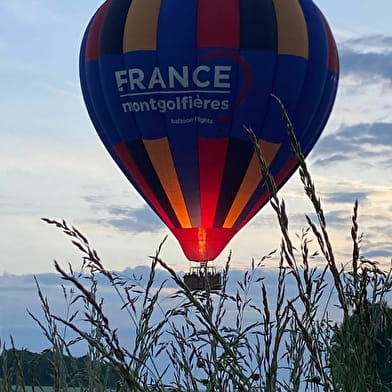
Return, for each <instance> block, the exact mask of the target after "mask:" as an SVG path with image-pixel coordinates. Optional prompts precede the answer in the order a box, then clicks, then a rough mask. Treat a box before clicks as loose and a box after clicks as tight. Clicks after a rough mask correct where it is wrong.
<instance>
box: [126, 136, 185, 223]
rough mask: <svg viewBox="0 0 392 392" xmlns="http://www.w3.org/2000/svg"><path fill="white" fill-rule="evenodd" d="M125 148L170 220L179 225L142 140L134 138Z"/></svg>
mask: <svg viewBox="0 0 392 392" xmlns="http://www.w3.org/2000/svg"><path fill="white" fill-rule="evenodd" d="M126 146H127V150H128V152H129V154H130V155H131V157H132V159H133V161H134V162H135V164H136V166H137V168H138V169H139V171H140V173H141V174H142V175H143V177H144V179H145V181H146V182H147V184H148V186H149V187H150V189H151V190H152V193H153V194H154V195H155V197H156V198H157V200H158V201H159V202H160V205H161V207H162V208H163V209H164V210H165V212H166V214H167V216H168V217H169V219H170V221H171V222H172V223H173V225H174V226H175V227H180V223H179V222H178V219H177V216H176V214H175V213H174V211H173V209H172V207H171V204H170V202H169V199H168V198H167V196H166V193H165V190H164V189H163V187H162V184H161V182H160V181H159V178H158V176H157V174H156V172H155V170H154V167H153V165H152V163H151V160H150V158H149V156H148V153H147V151H146V149H145V147H144V144H143V141H142V140H134V141H132V142H127V143H126Z"/></svg>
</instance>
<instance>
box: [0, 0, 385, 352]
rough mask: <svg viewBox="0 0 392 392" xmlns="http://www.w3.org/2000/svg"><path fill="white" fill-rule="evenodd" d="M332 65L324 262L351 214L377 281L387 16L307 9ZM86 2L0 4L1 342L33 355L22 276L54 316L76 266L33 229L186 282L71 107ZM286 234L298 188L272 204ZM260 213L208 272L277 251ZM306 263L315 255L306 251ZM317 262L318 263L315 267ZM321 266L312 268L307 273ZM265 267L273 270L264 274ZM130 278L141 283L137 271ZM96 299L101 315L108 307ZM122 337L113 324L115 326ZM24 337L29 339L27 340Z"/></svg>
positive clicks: (155, 226) (294, 229)
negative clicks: (330, 40) (83, 239)
mask: <svg viewBox="0 0 392 392" xmlns="http://www.w3.org/2000/svg"><path fill="white" fill-rule="evenodd" d="M317 4H318V5H319V7H320V8H321V10H322V11H323V13H324V14H325V16H326V17H327V19H328V21H329V23H330V25H331V27H332V30H333V32H334V35H335V38H336V41H337V44H338V49H339V53H340V64H341V73H340V86H339V91H338V96H337V99H336V103H335V107H334V110H333V112H332V115H331V117H330V120H329V122H328V124H327V126H326V128H325V131H324V133H323V135H322V137H321V138H320V140H319V142H318V143H317V145H316V147H315V148H314V150H313V152H312V153H311V154H310V155H309V157H308V159H307V163H308V166H309V168H310V171H311V173H312V176H313V178H314V181H315V183H316V189H317V192H318V194H319V196H320V198H321V202H322V206H323V209H324V211H325V213H326V216H327V224H328V228H329V233H330V236H331V241H332V244H333V248H334V252H335V255H336V257H337V260H338V262H339V263H341V264H345V263H348V262H349V261H350V253H351V252H352V250H351V249H352V245H351V241H350V230H351V215H352V208H353V204H354V201H355V200H358V201H359V224H360V229H359V231H360V232H363V234H364V237H363V240H362V244H361V252H362V254H363V255H364V256H366V257H369V258H371V259H374V260H378V261H379V262H380V263H381V265H382V266H383V267H385V268H388V266H389V263H390V260H391V256H392V242H391V238H392V202H391V191H392V187H391V183H392V25H391V23H390V15H392V2H391V1H390V0H373V1H371V2H370V1H368V0H359V1H358V0H318V1H317ZM99 5H100V1H98V0H84V1H80V0H67V1H52V0H13V1H0V14H1V15H2V23H1V24H0V86H1V88H0V114H1V115H0V140H1V142H0V225H1V235H0V340H3V341H4V339H7V338H8V337H9V335H10V334H11V333H12V334H13V335H14V336H15V338H16V340H17V342H18V344H19V345H22V346H23V345H29V348H31V349H33V350H39V349H42V348H43V347H45V343H44V342H43V339H44V338H43V336H42V333H41V332H40V331H39V330H38V329H37V328H36V327H34V328H33V327H32V324H33V323H32V321H31V318H29V316H28V315H27V313H26V309H30V310H31V311H32V312H33V313H37V312H38V313H39V312H40V304H39V301H38V300H37V293H36V287H35V283H34V279H33V275H36V276H37V277H38V280H39V281H40V284H41V285H42V287H43V289H44V290H45V293H46V295H48V297H49V298H50V299H51V301H52V305H53V306H54V308H55V309H61V308H64V302H63V298H62V295H61V288H60V287H59V284H60V282H59V279H58V278H57V277H56V276H55V275H53V274H52V273H53V271H54V268H53V260H54V259H56V260H58V261H59V262H60V263H63V264H66V263H68V262H71V263H72V264H73V265H75V266H76V267H77V266H79V265H80V253H79V252H78V251H77V250H76V249H75V247H73V246H72V244H71V243H70V240H69V238H67V237H66V236H65V235H64V234H63V233H62V232H61V231H60V230H58V229H56V228H55V227H53V226H50V225H48V224H46V223H44V222H43V221H42V220H41V218H43V217H46V218H51V219H58V220H62V219H65V220H66V221H67V222H68V223H69V224H70V225H74V226H76V227H77V228H78V229H79V230H80V231H82V232H83V233H84V234H85V235H86V236H87V237H88V238H89V240H90V242H91V244H92V246H93V247H94V248H96V249H97V251H98V253H99V254H100V256H101V258H102V259H103V260H104V263H105V264H106V266H107V268H109V269H113V270H117V271H123V270H125V269H127V268H128V269H130V270H129V271H131V272H132V273H135V272H140V271H144V272H146V271H147V270H146V269H143V268H144V267H145V266H147V265H149V264H150V259H149V256H150V255H153V254H155V251H156V249H157V248H158V247H159V245H160V243H161V242H162V241H163V239H164V238H165V237H166V236H168V237H167V240H166V241H165V243H164V245H163V247H162V251H161V256H162V258H163V259H164V260H165V261H166V262H167V263H168V264H169V265H170V266H172V267H173V268H174V269H176V270H177V271H183V270H186V269H187V268H188V265H189V264H188V262H187V261H186V259H185V256H184V255H183V253H182V251H181V249H180V247H179V245H178V244H177V241H176V240H175V238H174V237H173V236H172V235H171V234H170V232H169V230H168V229H166V228H165V227H164V225H163V223H161V221H160V220H159V219H158V218H156V217H155V216H154V215H153V213H152V212H151V211H150V209H149V208H148V207H147V206H146V204H145V203H144V202H143V200H142V199H141V198H140V196H138V195H137V194H136V192H135V191H134V190H133V189H132V187H131V186H130V185H129V184H128V182H127V181H126V179H125V178H124V176H123V175H122V174H121V173H120V171H119V170H118V169H117V167H116V166H115V164H114V163H113V162H112V160H111V158H110V157H109V156H108V154H107V152H106V151H105V149H104V147H103V146H102V144H101V142H100V141H99V139H98V137H97V135H96V133H95V131H94V129H93V127H92V125H91V123H90V120H89V118H88V115H87V112H86V110H85V107H84V103H83V101H82V97H81V91H80V86H79V77H78V54H79V46H80V41H81V37H82V34H83V32H84V29H85V27H86V24H87V23H88V21H89V18H90V17H91V15H92V14H93V12H94V11H95V10H96V9H97V7H98V6H99ZM279 195H280V197H281V198H282V199H284V200H285V202H286V205H287V212H288V216H289V222H290V233H291V234H292V236H293V238H294V240H295V234H296V233H300V232H301V230H302V229H303V228H305V227H306V221H305V214H311V213H312V206H311V204H310V203H309V202H308V201H307V199H306V197H305V196H304V192H303V190H302V186H301V183H300V180H299V177H298V175H297V174H296V175H294V176H293V178H292V179H291V180H290V181H289V182H288V183H287V184H286V185H285V186H284V188H283V189H282V190H281V191H280V192H279ZM277 227H278V225H277V223H276V218H275V216H274V214H273V211H272V209H271V207H270V206H266V207H265V208H263V210H262V211H260V212H259V213H258V214H257V215H256V217H255V218H254V219H253V220H252V221H251V222H250V223H249V224H248V225H247V226H246V227H245V228H244V229H243V230H242V231H241V232H240V233H239V234H237V235H236V236H235V238H234V239H233V240H232V241H231V242H230V244H229V245H228V246H227V247H226V249H225V250H224V251H223V253H222V254H221V255H220V256H219V257H218V259H217V260H216V265H217V266H218V268H219V267H221V266H223V265H224V263H225V261H226V259H227V256H228V254H229V252H230V251H232V259H231V260H232V261H231V263H232V266H233V267H234V268H236V269H239V270H241V269H246V268H248V267H249V265H250V262H251V259H252V258H254V259H256V260H258V259H260V258H261V257H262V256H264V255H265V254H268V253H269V252H270V251H272V250H274V249H277V248H279V244H280V233H279V231H278V228H277ZM313 247H314V250H316V249H317V247H316V241H314V243H313ZM316 261H317V260H316ZM320 262H322V261H320ZM268 263H269V264H267V266H270V267H273V266H276V264H277V260H276V259H275V260H274V259H272V260H270V261H268ZM140 268H141V270H140ZM110 301H111V300H110V299H109V303H110ZM120 324H121V323H120ZM27 336H28V339H26V337H27Z"/></svg>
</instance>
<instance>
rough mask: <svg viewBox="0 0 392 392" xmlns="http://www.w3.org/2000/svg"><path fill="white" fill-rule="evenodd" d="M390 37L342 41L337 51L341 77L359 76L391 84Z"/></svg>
mask: <svg viewBox="0 0 392 392" xmlns="http://www.w3.org/2000/svg"><path fill="white" fill-rule="evenodd" d="M391 47H392V37H390V36H384V35H369V36H363V37H359V38H354V39H350V40H347V41H344V42H343V43H342V44H341V46H340V50H339V58H340V67H341V74H342V76H348V75H359V76H361V78H362V80H361V83H363V82H364V80H363V78H366V79H367V81H371V80H374V79H375V78H382V79H386V80H388V81H389V82H392V50H391Z"/></svg>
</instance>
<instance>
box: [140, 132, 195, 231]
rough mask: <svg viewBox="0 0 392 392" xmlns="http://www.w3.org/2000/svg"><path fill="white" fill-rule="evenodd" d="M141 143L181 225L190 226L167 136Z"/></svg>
mask: <svg viewBox="0 0 392 392" xmlns="http://www.w3.org/2000/svg"><path fill="white" fill-rule="evenodd" d="M143 143H144V146H145V147H146V150H147V153H148V155H149V157H150V160H151V163H152V165H153V167H154V169H155V172H156V173H157V176H158V178H159V180H160V182H161V184H162V187H163V189H164V190H165V193H166V195H167V197H168V199H169V201H170V204H171V206H172V208H173V210H174V212H175V214H176V216H177V218H178V221H179V222H180V224H181V227H183V228H189V227H192V224H191V220H190V218H189V214H188V210H187V208H186V204H185V200H184V196H183V194H182V190H181V186H180V183H179V181H178V177H177V172H176V168H175V166H174V161H173V157H172V154H171V151H170V146H169V142H168V140H167V138H166V137H165V138H161V139H155V140H143Z"/></svg>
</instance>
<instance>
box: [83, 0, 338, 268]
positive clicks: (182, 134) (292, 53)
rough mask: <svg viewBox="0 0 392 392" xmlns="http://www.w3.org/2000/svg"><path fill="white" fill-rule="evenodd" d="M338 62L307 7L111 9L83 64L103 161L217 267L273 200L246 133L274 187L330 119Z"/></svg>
mask: <svg viewBox="0 0 392 392" xmlns="http://www.w3.org/2000/svg"><path fill="white" fill-rule="evenodd" d="M338 68H339V66H338V54H337V49H336V44H335V41H334V38H333V36H332V33H331V30H330V28H329V26H328V23H327V21H326V19H325V17H324V16H323V15H322V13H321V12H320V10H319V9H318V8H317V6H316V5H315V4H314V3H313V1H312V0H107V1H105V2H104V3H103V5H102V6H101V7H100V8H99V9H98V11H97V12H96V13H95V15H94V16H93V18H92V19H91V21H90V23H89V25H88V27H87V30H86V32H85V35H84V38H83V42H82V46H81V55H80V79H81V86H82V91H83V96H84V100H85V103H86V106H87V109H88V112H89V115H90V117H91V120H92V122H93V124H94V126H95V128H96V130H97V133H98V135H99V137H100V138H101V140H102V141H103V143H104V144H105V146H106V148H107V150H108V152H109V153H110V154H111V156H112V157H113V159H114V161H115V162H116V163H117V164H118V166H119V167H120V169H121V170H122V172H123V173H124V174H125V175H126V176H127V178H128V179H129V181H130V182H131V184H132V185H133V186H134V187H135V188H136V190H137V191H138V192H139V193H140V194H141V195H142V197H143V198H144V200H145V201H146V202H147V203H148V204H149V206H150V207H151V208H152V209H153V210H154V211H155V212H156V214H157V215H158V216H159V217H160V218H161V220H162V221H163V222H164V223H165V224H166V225H167V227H168V228H169V229H170V230H171V232H172V233H173V234H174V236H175V237H176V238H177V240H178V241H179V244H180V245H181V247H182V249H183V251H184V253H185V255H186V257H187V258H188V259H189V260H191V261H198V262H202V263H206V262H207V261H210V260H214V259H215V258H216V257H217V256H218V255H219V254H220V253H221V252H222V250H223V249H224V247H225V246H226V245H227V244H228V242H229V241H230V240H231V239H232V237H233V236H234V235H235V234H236V233H237V232H238V231H239V230H240V229H241V228H242V227H244V225H245V224H246V223H247V222H248V221H249V220H250V219H251V218H252V217H253V216H254V215H255V214H256V213H257V212H258V211H259V210H260V209H261V208H262V207H263V206H264V205H265V204H266V203H267V202H268V191H267V188H266V185H265V183H264V181H263V178H262V175H261V173H260V169H259V167H258V161H257V157H256V155H255V153H254V148H253V145H252V143H251V142H250V140H249V137H248V135H247V133H246V132H245V131H244V126H247V127H250V128H251V129H252V130H253V132H254V133H255V135H256V137H257V140H258V142H259V144H260V145H261V147H262V151H263V153H264V158H265V159H266V161H267V163H268V165H269V169H270V172H271V173H272V175H273V176H274V178H275V181H276V183H277V186H278V188H280V187H281V186H282V185H283V184H284V183H285V182H286V181H287V180H288V178H289V177H290V176H291V175H292V174H293V172H294V171H295V170H296V168H297V163H296V159H295V158H294V156H293V154H292V151H291V149H290V141H289V137H288V135H287V130H286V127H285V124H284V123H283V121H282V119H281V114H280V109H279V106H278V105H277V104H276V102H275V101H274V99H273V98H272V97H271V94H274V95H275V96H277V97H279V98H280V99H281V100H282V102H283V103H284V105H285V107H286V109H287V112H288V115H289V116H290V118H291V121H292V123H293V125H294V129H295V132H296V137H297V139H298V141H299V143H300V145H301V148H302V152H303V153H304V155H305V156H306V155H307V154H308V153H309V152H310V151H311V149H312V147H313V146H314V144H315V143H316V141H317V139H318V138H319V136H320V134H321V132H322V130H323V128H324V127H325V125H326V122H327V119H328V117H329V114H330V112H331V110H332V106H333V102H334V99H335V95H336V91H337V83H338V73H339V69H338Z"/></svg>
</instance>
